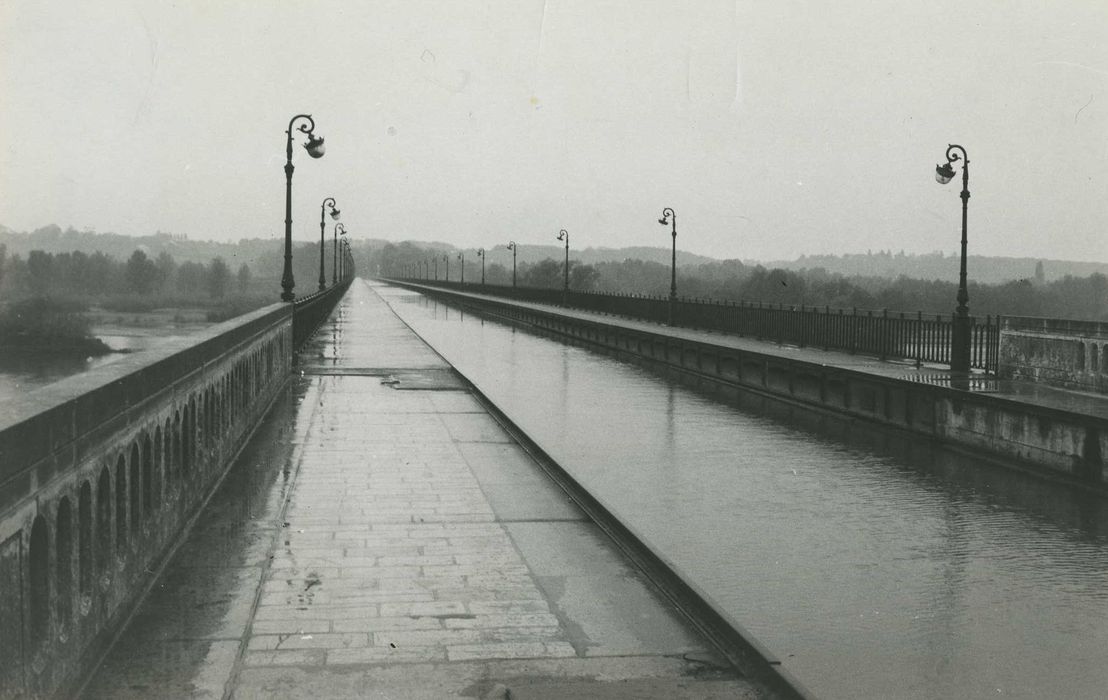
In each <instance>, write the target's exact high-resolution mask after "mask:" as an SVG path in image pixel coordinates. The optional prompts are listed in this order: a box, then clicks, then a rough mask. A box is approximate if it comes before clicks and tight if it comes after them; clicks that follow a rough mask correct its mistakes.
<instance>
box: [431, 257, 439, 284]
mask: <svg viewBox="0 0 1108 700" xmlns="http://www.w3.org/2000/svg"><path fill="white" fill-rule="evenodd" d="M432 260H434V261H435V281H436V282H438V281H439V256H437V255H436V256H435V257H434V258H432Z"/></svg>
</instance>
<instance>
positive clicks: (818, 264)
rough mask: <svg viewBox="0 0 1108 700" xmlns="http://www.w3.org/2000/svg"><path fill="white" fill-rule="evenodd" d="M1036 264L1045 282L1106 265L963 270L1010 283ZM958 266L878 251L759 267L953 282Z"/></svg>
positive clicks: (972, 266) (935, 257) (1017, 262)
mask: <svg viewBox="0 0 1108 700" xmlns="http://www.w3.org/2000/svg"><path fill="white" fill-rule="evenodd" d="M1039 262H1042V263H1043V278H1044V281H1047V282H1050V281H1053V280H1057V279H1061V278H1063V277H1065V276H1066V275H1072V276H1074V277H1088V276H1089V275H1091V274H1093V273H1096V272H1099V273H1101V274H1105V275H1108V263H1096V262H1076V261H1072V260H1042V259H1039V258H1005V257H997V256H986V255H970V256H967V258H966V270H967V272H968V275H969V277H970V279H971V280H973V281H974V282H980V283H984V284H998V283H1002V282H1010V281H1012V280H1021V279H1029V280H1034V279H1035V268H1036V265H1037V264H1038V263H1039ZM959 263H960V259H959V256H957V255H943V254H942V253H930V254H927V255H909V254H905V253H895V254H894V253H893V252H892V251H880V252H877V253H857V254H854V253H847V254H845V255H802V256H800V257H799V258H797V259H796V260H775V261H773V262H767V263H762V264H763V265H764V266H765V267H767V268H775V267H779V268H782V269H785V270H803V269H809V270H811V269H816V268H823V269H825V270H827V271H828V272H831V273H838V274H841V275H845V276H847V277H852V276H855V275H858V276H862V277H888V278H893V279H895V278H897V277H900V276H901V275H903V276H905V277H912V278H915V279H923V280H945V281H950V280H955V281H957V279H958V267H959Z"/></svg>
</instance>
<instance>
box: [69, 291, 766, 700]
mask: <svg viewBox="0 0 1108 700" xmlns="http://www.w3.org/2000/svg"><path fill="white" fill-rule="evenodd" d="M297 374H298V376H297V378H296V379H295V380H294V382H293V383H292V386H290V388H289V390H288V391H287V392H286V395H285V396H283V397H282V398H281V399H279V400H278V402H277V405H276V406H275V407H274V409H273V411H272V413H271V415H270V416H268V417H267V419H266V421H265V422H264V424H263V425H262V426H261V427H260V428H259V430H258V432H257V434H256V435H255V438H254V439H253V440H252V441H251V442H250V444H249V445H247V446H246V448H245V449H244V451H243V453H242V454H241V456H240V458H239V459H238V460H237V462H236V464H235V465H234V466H233V467H232V468H231V470H230V471H229V473H228V475H227V478H226V479H225V481H224V483H223V485H222V486H221V487H220V489H219V490H218V491H217V492H216V494H215V495H214V496H213V497H212V499H211V501H210V503H209V504H208V506H207V507H206V508H205V510H204V511H203V512H202V513H201V515H200V517H199V518H198V519H197V522H196V525H195V526H194V527H193V529H192V531H191V532H190V533H189V535H188V536H187V538H185V539H184V540H183V541H182V543H181V545H180V546H179V548H178V550H177V551H176V553H175V554H174V555H173V556H172V557H171V559H170V560H169V561H168V563H167V564H166V565H165V567H164V569H163V570H162V571H161V572H160V576H159V578H158V580H157V581H156V583H155V584H154V586H153V588H152V591H151V594H150V595H149V596H148V597H147V599H146V601H145V602H144V603H143V605H142V606H141V607H140V609H139V610H138V611H137V612H136V614H135V616H134V617H133V619H132V620H131V622H130V624H129V625H128V626H127V628H126V629H124V631H123V632H122V634H121V635H120V638H119V640H118V641H117V643H116V644H115V646H114V647H113V648H112V649H111V651H110V652H109V653H108V655H107V657H106V658H105V659H104V661H103V663H102V664H101V665H100V667H99V669H98V670H97V672H96V673H95V674H94V675H93V677H92V678H91V679H90V681H89V683H88V684H87V685H86V687H85V688H84V692H83V696H84V697H90V698H156V697H195V698H219V697H229V698H231V697H233V698H256V697H265V698H319V699H322V698H341V697H360V698H362V697H364V698H446V697H473V698H512V699H514V700H522V699H525V698H716V697H718V698H724V697H726V698H735V697H739V698H753V697H757V693H756V692H755V690H754V688H753V687H752V686H751V685H749V684H748V683H747V682H746V681H744V680H743V679H741V678H738V677H736V675H735V673H734V672H733V671H731V670H729V669H727V668H726V667H725V666H724V665H723V664H722V662H721V661H719V659H718V657H717V655H716V654H715V653H714V652H712V651H711V650H710V648H709V647H708V646H707V644H706V643H705V642H704V641H703V640H702V639H701V638H700V637H699V636H698V634H697V633H696V632H695V630H694V629H693V628H692V627H691V626H689V625H688V623H687V622H686V621H685V620H684V618H683V617H682V616H681V615H680V613H678V612H676V611H675V610H674V609H673V608H672V607H671V606H670V605H669V604H668V603H667V602H666V601H665V600H664V599H662V598H661V597H660V596H659V595H658V594H657V593H656V592H655V591H654V589H653V588H652V586H651V585H650V584H649V582H647V581H646V580H645V579H644V578H643V576H642V575H641V574H640V573H639V572H638V570H637V569H634V568H633V567H632V566H631V565H630V564H629V563H628V562H627V561H625V560H624V559H623V557H622V555H621V554H620V553H619V551H618V550H617V549H616V548H615V546H614V545H613V544H612V543H611V542H610V541H609V540H608V539H607V538H606V536H605V535H604V534H603V533H602V532H601V531H600V530H599V529H598V528H597V527H596V526H595V525H594V524H592V523H591V522H589V521H588V519H587V518H586V517H585V516H584V515H583V514H582V513H581V511H579V510H578V509H577V507H576V506H575V505H574V504H573V503H571V502H570V501H569V500H568V499H567V497H566V496H565V494H564V493H563V492H562V491H561V490H560V489H559V488H558V487H557V486H555V485H554V484H553V482H551V481H549V479H548V478H547V477H546V475H545V473H544V472H542V471H541V469H540V468H539V467H538V466H537V465H536V464H535V463H534V462H533V461H532V460H531V459H530V457H529V456H528V455H527V454H526V453H525V452H524V451H523V450H522V449H521V448H520V447H519V446H518V445H517V444H516V443H514V442H513V441H512V439H511V438H510V437H509V436H508V434H507V433H506V432H505V431H504V430H503V429H502V428H501V427H500V425H499V424H498V423H497V422H496V421H494V420H493V419H492V417H490V416H489V415H488V413H486V411H485V410H484V409H483V408H482V407H481V405H480V404H479V403H478V402H477V401H476V400H475V399H474V398H473V397H472V396H471V395H470V393H469V392H468V390H467V388H466V385H465V384H464V382H462V381H461V380H460V379H459V378H458V377H457V376H456V375H455V374H454V372H453V370H452V369H451V368H450V367H449V366H448V365H447V364H446V363H445V362H444V361H443V360H442V359H441V358H440V357H439V356H438V355H437V354H435V352H434V351H433V350H431V349H430V348H429V347H428V346H427V345H426V344H424V343H423V341H422V340H420V339H419V338H418V337H417V336H416V335H415V334H414V333H413V332H412V331H411V330H410V329H409V328H408V327H407V326H406V325H405V324H404V323H403V322H401V321H400V320H399V319H398V318H397V317H396V316H395V314H393V312H392V311H391V309H390V308H389V307H388V306H387V305H386V304H385V303H384V302H383V301H382V300H381V299H380V298H379V297H378V295H377V294H376V292H375V291H374V289H373V287H372V286H371V285H370V284H368V283H366V282H364V281H361V280H358V281H356V282H355V283H354V284H353V285H352V287H351V289H350V291H349V292H348V294H347V295H346V298H345V299H344V300H343V301H342V302H341V303H340V305H339V307H338V308H337V309H336V310H335V312H334V314H333V315H332V317H331V319H330V320H329V321H328V322H327V323H326V324H325V325H324V326H323V327H322V328H321V329H320V331H319V332H318V333H317V335H316V336H315V338H313V340H312V341H311V343H310V344H309V345H308V346H307V347H306V348H305V349H304V351H303V352H302V353H301V356H300V365H299V367H298V368H297ZM152 576H153V574H152Z"/></svg>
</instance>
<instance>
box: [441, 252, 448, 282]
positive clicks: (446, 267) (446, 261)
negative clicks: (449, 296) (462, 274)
mask: <svg viewBox="0 0 1108 700" xmlns="http://www.w3.org/2000/svg"><path fill="white" fill-rule="evenodd" d="M442 261H443V262H444V263H446V264H445V266H444V268H443V269H445V270H446V273H445V274H446V281H447V282H449V281H450V256H449V255H444V256H442Z"/></svg>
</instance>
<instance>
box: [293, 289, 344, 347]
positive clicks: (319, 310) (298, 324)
mask: <svg viewBox="0 0 1108 700" xmlns="http://www.w3.org/2000/svg"><path fill="white" fill-rule="evenodd" d="M351 279H352V277H347V278H346V279H344V280H341V281H339V283H338V284H334V285H331V286H330V287H328V288H327V289H325V290H323V291H322V292H316V293H315V294H309V295H308V296H306V297H300V298H299V299H297V300H296V301H294V302H293V305H294V306H293V312H292V346H293V347H294V348H299V347H300V346H302V345H303V344H304V341H306V340H307V339H308V338H310V337H312V334H313V333H315V331H316V329H317V328H319V326H320V324H322V323H323V322H324V321H325V320H327V317H328V316H330V315H331V311H332V310H333V309H334V308H335V304H337V303H339V299H342V295H343V294H345V293H346V290H347V288H348V287H349V286H350V281H351Z"/></svg>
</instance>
